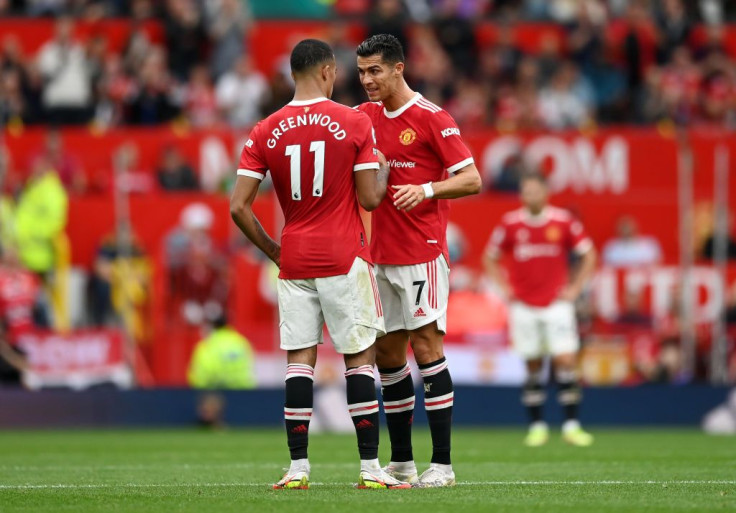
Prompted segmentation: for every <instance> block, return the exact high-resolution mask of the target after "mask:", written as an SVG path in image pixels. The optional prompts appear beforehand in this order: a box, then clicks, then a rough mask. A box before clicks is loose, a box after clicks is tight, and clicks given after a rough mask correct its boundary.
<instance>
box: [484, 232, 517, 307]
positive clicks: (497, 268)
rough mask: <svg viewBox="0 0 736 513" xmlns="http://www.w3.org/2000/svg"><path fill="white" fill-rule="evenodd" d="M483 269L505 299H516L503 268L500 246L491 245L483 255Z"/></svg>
mask: <svg viewBox="0 0 736 513" xmlns="http://www.w3.org/2000/svg"><path fill="white" fill-rule="evenodd" d="M494 235H495V233H494ZM483 268H484V269H485V272H486V276H488V277H489V278H490V279H491V281H492V282H493V283H494V284H495V285H496V286H497V287H498V288H499V289H500V290H501V293H502V294H503V296H504V297H506V298H509V299H511V298H513V297H514V291H513V289H512V288H511V284H510V283H509V279H508V277H507V276H506V273H505V272H504V269H503V267H502V266H501V250H500V249H499V247H498V246H494V245H492V244H491V245H489V247H488V249H486V251H485V253H483Z"/></svg>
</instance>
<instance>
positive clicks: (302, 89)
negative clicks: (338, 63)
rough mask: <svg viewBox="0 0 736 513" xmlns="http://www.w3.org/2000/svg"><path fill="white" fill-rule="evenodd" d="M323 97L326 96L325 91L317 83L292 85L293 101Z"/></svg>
mask: <svg viewBox="0 0 736 513" xmlns="http://www.w3.org/2000/svg"><path fill="white" fill-rule="evenodd" d="M325 97H326V95H325V92H324V91H323V90H322V88H320V87H319V85H317V84H313V83H298V84H296V86H295V87H294V98H293V101H296V102H303V101H308V100H315V99H317V98H325Z"/></svg>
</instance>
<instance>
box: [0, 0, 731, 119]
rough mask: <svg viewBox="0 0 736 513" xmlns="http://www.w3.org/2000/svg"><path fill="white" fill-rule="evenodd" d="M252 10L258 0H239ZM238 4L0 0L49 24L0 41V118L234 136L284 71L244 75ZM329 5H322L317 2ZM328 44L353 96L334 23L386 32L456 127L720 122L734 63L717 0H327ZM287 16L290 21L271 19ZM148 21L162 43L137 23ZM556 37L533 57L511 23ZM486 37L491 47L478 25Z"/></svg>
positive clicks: (345, 40)
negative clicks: (172, 125) (124, 36)
mask: <svg viewBox="0 0 736 513" xmlns="http://www.w3.org/2000/svg"><path fill="white" fill-rule="evenodd" d="M250 3H253V4H255V3H256V1H254V0H250ZM250 3H249V1H248V0H208V1H201V0H166V1H160V2H154V1H152V0H25V1H22V0H21V1H17V0H0V16H9V15H18V16H54V17H56V18H57V20H58V21H57V24H56V30H55V35H54V37H53V38H52V39H51V40H50V41H48V42H47V43H46V44H45V45H44V46H43V47H42V48H41V49H40V50H39V51H38V52H37V53H36V54H35V55H29V54H27V53H26V52H25V50H24V48H23V45H22V42H20V41H19V40H18V39H17V38H14V37H5V38H2V41H0V44H1V45H2V48H0V70H1V73H2V75H1V77H2V79H1V80H0V123H2V124H13V123H21V122H22V123H26V124H28V123H65V124H66V123H89V122H94V123H95V124H97V125H100V126H103V127H104V126H118V125H153V124H159V123H165V122H168V121H171V120H182V121H184V120H186V121H187V122H188V123H190V124H191V125H192V126H195V127H212V126H215V125H220V124H229V125H231V126H234V127H247V126H249V125H252V124H253V123H254V122H255V121H257V120H258V119H260V118H261V117H262V116H263V115H265V114H268V113H270V112H272V111H274V110H275V109H277V108H279V107H280V106H281V105H283V103H284V102H286V101H288V100H289V98H290V96H291V87H292V83H291V78H290V76H289V73H288V69H287V68H288V66H286V67H284V66H278V65H274V69H273V70H271V71H272V76H270V77H268V76H264V74H262V73H261V72H260V71H258V70H257V69H256V68H255V67H254V64H253V59H252V58H251V55H252V52H253V49H252V48H247V44H246V41H247V40H248V39H247V34H248V32H249V30H250V29H251V28H252V26H253V23H254V17H253V14H252V9H251V6H250ZM328 3H330V2H328ZM332 3H334V9H335V12H336V13H338V14H340V17H337V18H335V19H333V20H331V29H330V32H329V34H328V35H327V38H328V39H329V40H330V42H331V43H332V44H333V46H334V48H335V51H336V55H337V59H338V63H339V73H340V78H339V82H338V86H337V89H336V93H335V99H336V100H338V101H341V102H344V103H346V104H351V105H352V104H356V103H358V102H361V101H364V98H365V95H364V94H363V92H362V90H361V89H360V85H359V83H358V81H357V77H356V74H355V73H354V72H353V70H354V68H355V64H354V49H355V45H356V44H357V43H358V41H353V40H351V39H350V38H349V37H347V34H348V31H347V27H348V26H352V25H354V24H359V25H362V26H363V27H364V28H365V31H366V33H367V34H373V33H379V32H389V33H392V34H394V35H396V36H397V37H398V38H399V39H400V40H401V41H402V42H403V43H404V45H405V47H406V50H407V75H408V78H409V83H410V84H412V86H413V87H415V88H417V89H418V90H420V91H421V92H422V93H423V94H424V95H425V96H427V97H428V98H429V99H431V100H433V101H435V102H436V103H438V104H441V105H443V106H444V107H445V108H446V109H448V110H449V111H450V112H451V113H452V114H453V116H455V118H456V119H457V120H458V122H459V124H460V125H461V126H463V127H464V128H466V129H467V128H477V127H486V126H495V127H497V128H501V129H517V128H518V129H524V128H531V129H552V130H558V129H566V128H585V127H588V126H591V125H592V124H598V123H621V122H626V123H657V122H672V123H677V124H686V123H687V124H693V123H711V124H713V123H717V124H719V125H724V124H725V125H727V126H731V125H733V124H734V123H735V122H736V121H735V119H734V118H735V117H736V67H735V66H734V61H733V59H732V57H733V56H729V55H728V45H727V41H726V38H727V27H728V25H727V23H728V21H729V20H730V19H731V18H732V17H733V15H734V12H735V11H736V6H735V5H734V3H733V2H725V1H720V0H692V1H684V0H550V1H546V0H375V1H369V0H352V1H351V0H337V1H336V2H332ZM105 17H127V18H128V19H130V20H131V23H132V24H133V30H132V32H131V34H130V37H129V39H128V41H127V43H126V44H125V46H124V48H123V49H122V51H121V52H119V53H111V52H110V51H109V48H108V46H107V45H108V43H107V39H106V37H105V34H104V33H96V34H94V35H93V36H91V37H89V38H87V39H86V40H84V41H83V40H80V39H78V38H76V37H75V36H74V24H75V21H77V20H84V21H92V22H94V21H96V20H100V19H102V18H105ZM284 17H288V13H284ZM148 20H157V21H158V22H159V23H160V24H161V25H162V26H163V31H164V44H163V45H161V44H157V43H156V42H154V41H152V40H151V38H150V37H149V35H148V34H147V32H146V31H145V30H143V23H144V22H146V21H148ZM538 21H542V22H545V23H547V25H548V26H552V27H555V28H559V29H560V34H561V37H556V36H554V34H556V33H557V32H550V33H549V34H548V35H545V36H543V37H542V38H541V41H540V42H539V45H538V48H537V51H535V52H533V53H529V52H527V51H524V50H523V49H522V47H521V46H520V45H519V42H518V41H516V40H515V31H514V27H515V26H516V24H518V23H528V22H538ZM482 23H491V24H492V25H493V26H494V27H495V31H496V33H495V36H494V42H493V44H489V43H488V42H486V41H480V40H479V38H478V31H477V30H476V29H477V27H478V26H479V25H480V24H482Z"/></svg>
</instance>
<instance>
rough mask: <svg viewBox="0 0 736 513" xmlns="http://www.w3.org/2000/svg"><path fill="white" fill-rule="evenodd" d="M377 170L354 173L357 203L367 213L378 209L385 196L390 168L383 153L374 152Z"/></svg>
mask: <svg viewBox="0 0 736 513" xmlns="http://www.w3.org/2000/svg"><path fill="white" fill-rule="evenodd" d="M376 152H377V155H378V169H377V170H376V169H363V170H360V171H356V172H355V187H356V189H357V191H358V202H359V203H360V206H361V207H363V208H364V209H366V210H367V211H368V212H370V211H371V210H374V209H376V208H378V205H380V204H381V202H382V201H383V198H384V197H385V196H386V187H387V185H388V175H389V172H390V170H391V168H390V167H389V166H388V163H387V162H386V157H384V155H383V153H381V152H380V151H378V150H376Z"/></svg>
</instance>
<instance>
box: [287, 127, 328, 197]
mask: <svg viewBox="0 0 736 513" xmlns="http://www.w3.org/2000/svg"><path fill="white" fill-rule="evenodd" d="M309 151H310V152H311V153H314V180H313V181H312V196H317V197H321V196H322V191H323V186H324V182H325V142H324V141H312V143H311V144H310V145H309ZM286 156H287V157H290V159H291V199H293V200H296V201H301V199H302V147H301V145H299V144H292V145H289V146H287V147H286Z"/></svg>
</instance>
